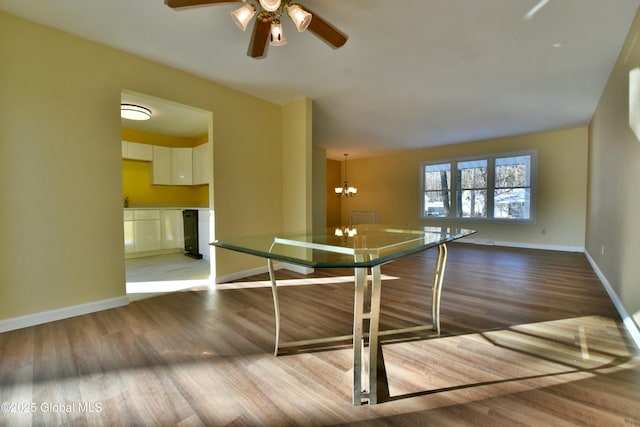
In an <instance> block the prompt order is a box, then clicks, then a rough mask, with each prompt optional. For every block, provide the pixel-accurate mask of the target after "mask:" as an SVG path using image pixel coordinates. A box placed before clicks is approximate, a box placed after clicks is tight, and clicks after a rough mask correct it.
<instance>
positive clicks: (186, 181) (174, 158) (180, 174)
mask: <svg viewBox="0 0 640 427" xmlns="http://www.w3.org/2000/svg"><path fill="white" fill-rule="evenodd" d="M192 163H193V149H192V148H172V149H171V184H172V185H192V184H193V165H192Z"/></svg>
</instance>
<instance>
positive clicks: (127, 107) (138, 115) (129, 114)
mask: <svg viewBox="0 0 640 427" xmlns="http://www.w3.org/2000/svg"><path fill="white" fill-rule="evenodd" d="M120 117H122V118H123V119H128V120H149V119H150V118H151V110H149V109H148V108H145V107H141V106H139V105H134V104H120Z"/></svg>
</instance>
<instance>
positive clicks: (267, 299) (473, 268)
mask: <svg viewBox="0 0 640 427" xmlns="http://www.w3.org/2000/svg"><path fill="white" fill-rule="evenodd" d="M434 263H435V251H427V252H423V253H421V254H417V255H413V256H411V257H407V258H405V259H403V260H400V261H397V262H393V263H390V264H387V265H385V266H383V267H382V272H383V275H384V281H383V291H382V314H381V322H380V323H381V324H380V326H381V330H387V329H392V328H402V327H409V326H415V325H419V324H424V323H428V322H430V320H431V319H430V288H431V286H430V282H431V279H432V273H433V272H432V268H433V265H434ZM277 274H278V277H279V279H280V285H281V287H280V288H279V289H280V304H281V312H282V330H281V333H282V339H283V340H284V341H287V340H304V339H312V338H318V337H331V336H340V335H347V334H350V333H351V328H352V304H353V282H352V280H353V278H352V276H353V272H352V271H349V270H340V269H328V270H318V271H316V272H315V273H314V274H313V275H311V276H301V275H299V274H295V273H292V272H288V271H284V270H281V271H279V272H278V273H277ZM441 309H442V311H441V323H442V335H441V336H439V337H436V336H433V335H432V334H431V333H429V332H423V333H421V334H416V335H405V336H392V335H390V336H385V337H384V338H383V339H382V343H381V346H380V349H379V351H380V354H381V357H382V361H383V364H381V373H382V376H381V379H380V382H379V383H380V385H379V387H380V390H382V393H381V394H382V395H383V396H382V399H381V400H382V402H381V403H379V404H378V405H372V406H368V405H365V406H358V407H355V406H352V404H351V381H352V371H351V367H352V360H351V357H352V350H351V346H350V343H349V342H346V343H344V342H341V343H335V345H333V346H325V347H323V348H320V347H314V346H312V347H310V348H305V349H303V351H298V352H295V351H294V352H290V353H288V354H284V355H280V356H278V357H275V356H273V354H272V352H273V334H274V317H273V303H272V299H271V291H270V288H269V283H268V277H267V276H266V275H261V276H256V277H252V278H250V279H247V280H243V281H238V282H234V283H229V284H224V285H218V286H217V287H215V289H214V288H212V289H207V288H206V287H203V288H196V289H190V290H183V291H178V292H173V293H167V294H164V295H161V296H157V297H153V298H147V299H142V300H138V301H135V302H132V303H131V304H130V305H128V306H125V307H121V308H117V309H113V310H105V311H102V312H98V313H93V314H90V315H85V316H79V317H75V318H71V319H67V320H62V321H58V322H52V323H48V324H44V325H40V326H35V327H30V328H25V329H21V330H16V331H12V332H6V333H3V334H0V403H2V412H0V425H1V426H21V425H35V426H52V425H65V426H66V425H78V426H84V425H91V426H139V425H149V426H171V425H179V426H202V425H209V426H306V425H356V426H386V425H391V426H464V425H480V426H518V425H530V426H568V425H579V426H583V425H585V426H637V425H640V359H639V357H638V350H637V348H636V347H634V346H633V344H632V342H631V341H630V340H629V338H628V336H627V334H626V331H625V330H624V328H623V326H622V324H621V321H620V319H619V317H618V314H617V312H616V311H615V309H614V307H613V305H612V303H611V302H610V300H609V299H608V297H607V295H606V293H605V291H604V290H603V288H602V286H601V284H600V283H599V281H598V279H597V277H596V275H595V274H594V273H593V271H592V269H591V267H590V266H589V264H588V262H587V260H586V259H585V257H584V255H583V254H577V253H562V252H549V251H536V250H523V249H507V248H493V247H484V246H476V245H469V244H451V245H450V249H449V261H448V265H447V271H446V275H445V281H444V287H443V293H442V304H441Z"/></svg>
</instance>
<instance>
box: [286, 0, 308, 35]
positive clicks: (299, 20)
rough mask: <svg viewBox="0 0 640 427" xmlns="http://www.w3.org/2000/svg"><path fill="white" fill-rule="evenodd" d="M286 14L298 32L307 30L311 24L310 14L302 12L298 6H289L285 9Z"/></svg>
mask: <svg viewBox="0 0 640 427" xmlns="http://www.w3.org/2000/svg"><path fill="white" fill-rule="evenodd" d="M287 13H288V14H289V18H291V20H292V21H293V23H294V24H295V25H296V28H297V29H298V32H302V31H304V30H306V29H307V27H308V26H309V24H310V23H311V18H312V16H311V14H310V13H309V12H307V11H306V10H304V9H303V8H302V7H301V6H300V5H299V4H290V5H289V6H288V7H287Z"/></svg>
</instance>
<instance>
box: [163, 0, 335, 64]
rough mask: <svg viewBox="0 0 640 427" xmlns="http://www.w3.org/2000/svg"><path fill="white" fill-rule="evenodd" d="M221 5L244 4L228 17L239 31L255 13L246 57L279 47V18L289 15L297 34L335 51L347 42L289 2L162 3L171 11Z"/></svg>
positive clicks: (213, 0)
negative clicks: (306, 32) (307, 33)
mask: <svg viewBox="0 0 640 427" xmlns="http://www.w3.org/2000/svg"><path fill="white" fill-rule="evenodd" d="M221 3H245V4H244V6H242V7H240V8H239V9H236V10H234V11H232V12H231V17H232V18H233V20H234V22H235V23H236V24H237V25H238V27H240V29H241V30H242V31H245V30H246V29H247V26H248V25H249V22H250V21H251V19H252V18H253V17H254V16H255V15H256V14H257V17H256V20H255V24H254V25H253V35H252V36H251V41H250V43H249V50H248V51H247V55H248V56H250V57H252V58H264V57H265V56H266V55H267V47H268V44H271V45H273V46H282V45H283V44H285V43H286V40H285V38H284V35H283V33H282V24H281V23H280V18H281V17H282V16H283V15H285V13H286V14H287V15H289V18H291V20H292V21H293V23H294V24H295V26H296V28H297V29H298V31H299V32H302V31H304V30H306V29H308V30H309V31H311V32H312V33H313V34H315V35H316V36H317V37H318V38H320V39H321V40H323V41H324V42H325V43H327V44H328V45H329V46H331V47H333V48H334V49H337V48H339V47H341V46H342V45H344V44H345V43H346V42H347V36H346V35H345V34H344V33H342V32H341V31H340V30H338V29H337V28H336V27H334V26H333V25H331V24H329V23H328V22H327V21H325V20H324V19H322V18H320V17H319V16H318V15H316V14H315V13H313V12H311V11H310V10H309V9H307V8H305V7H303V6H301V5H299V4H296V3H291V2H290V1H289V0H165V4H166V5H167V6H169V7H170V8H172V9H182V8H188V7H193V6H204V5H210V4H221Z"/></svg>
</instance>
